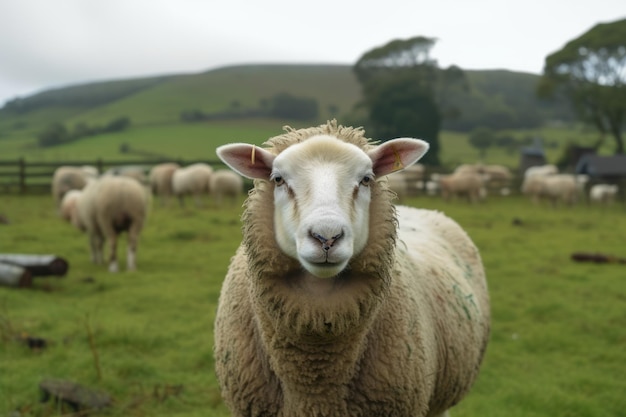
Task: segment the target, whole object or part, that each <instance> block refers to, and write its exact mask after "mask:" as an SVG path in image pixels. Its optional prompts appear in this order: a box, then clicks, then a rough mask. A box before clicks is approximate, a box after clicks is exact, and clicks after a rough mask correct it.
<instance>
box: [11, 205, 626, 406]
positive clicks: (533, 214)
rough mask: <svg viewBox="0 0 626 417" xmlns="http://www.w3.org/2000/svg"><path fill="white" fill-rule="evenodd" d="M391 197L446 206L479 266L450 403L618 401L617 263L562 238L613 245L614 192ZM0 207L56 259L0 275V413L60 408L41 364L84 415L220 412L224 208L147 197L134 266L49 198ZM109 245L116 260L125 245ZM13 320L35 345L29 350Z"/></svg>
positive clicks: (617, 210)
mask: <svg viewBox="0 0 626 417" xmlns="http://www.w3.org/2000/svg"><path fill="white" fill-rule="evenodd" d="M407 203H408V204H409V205H415V206H421V207H426V208H432V209H438V210H442V211H444V212H445V213H446V214H448V215H449V216H451V217H452V218H454V219H456V220H457V221H458V222H459V223H460V224H461V225H462V226H463V227H464V228H465V229H466V230H467V231H468V232H469V234H470V236H472V238H473V239H474V240H475V242H476V244H477V245H478V247H479V248H480V250H481V253H482V256H483V260H484V263H485V267H486V270H487V275H488V280H489V286H490V294H491V300H492V314H493V323H492V337H491V342H490V345H489V347H488V350H487V355H486V358H485V362H484V365H483V367H482V370H481V373H480V376H479V379H478V382H477V384H476V385H475V387H474V389H473V390H472V392H471V393H470V394H469V395H468V396H467V397H466V399H465V400H463V401H462V402H461V403H460V404H459V405H458V406H457V407H455V408H454V409H453V410H452V415H453V416H454V417H464V416H477V415H481V416H494V417H496V416H498V417H499V416H546V417H548V416H550V417H554V416H562V417H566V416H567V417H572V416H575V417H579V416H580V417H586V416H618V415H622V414H623V410H624V409H626V397H624V395H623V393H624V392H626V379H624V375H626V354H625V353H624V352H626V308H625V306H626V282H625V281H624V276H626V275H625V274H626V265H621V264H586V263H575V262H572V261H571V260H570V255H571V253H572V252H575V251H589V252H603V253H608V254H614V255H619V256H622V257H626V251H625V248H626V241H625V240H624V236H626V217H625V216H624V214H625V208H624V206H623V205H616V206H614V207H611V208H599V207H587V206H578V207H574V208H568V209H558V210H554V209H551V208H547V207H534V206H532V205H531V204H530V203H529V202H528V201H526V200H524V199H522V198H518V197H512V198H492V199H490V200H488V201H487V202H486V203H484V204H482V205H479V206H468V205H466V204H463V203H448V204H446V203H443V202H441V201H440V200H439V199H438V198H426V197H423V198H413V199H410V200H408V202H407ZM237 207H239V206H237ZM0 213H2V214H4V215H5V216H6V217H8V218H9V220H10V221H11V223H10V224H9V225H0V252H11V253H53V254H57V255H59V256H63V257H64V258H66V259H67V260H68V261H69V262H70V270H69V273H68V274H67V276H66V277H64V278H62V279H55V278H47V279H44V278H36V282H35V286H34V288H32V289H15V288H8V287H0V357H1V358H2V360H0V415H8V414H9V413H10V412H11V411H12V410H16V409H17V410H20V411H21V413H22V414H21V415H22V416H50V415H60V414H61V412H60V411H58V410H56V409H55V408H54V407H53V406H51V405H46V404H39V403H38V401H39V393H38V383H39V382H40V381H41V380H42V379H43V378H52V377H54V378H67V379H71V380H74V381H77V382H79V383H82V384H84V385H87V386H89V387H92V388H95V389H98V390H105V391H107V392H109V393H110V394H111V395H112V396H113V397H114V398H115V405H114V407H113V408H112V409H110V410H108V411H106V412H101V413H99V414H98V413H95V414H94V415H107V416H154V417H158V416H173V415H175V416H190V417H192V416H198V417H199V416H203V417H205V416H228V415H229V413H228V410H227V409H226V408H225V407H224V405H223V404H222V402H221V400H220V395H219V390H218V387H217V383H216V380H215V375H214V370H213V357H212V344H213V331H212V327H213V320H214V316H215V308H216V302H217V299H218V295H219V291H220V286H221V282H222V279H223V277H224V273H225V271H226V268H227V265H228V262H229V259H230V256H231V255H232V254H233V251H234V250H235V248H236V247H237V245H238V243H239V240H240V237H241V234H240V223H239V215H240V209H239V208H237V209H233V208H230V207H229V208H222V209H218V208H215V207H212V206H209V207H208V208H205V209H194V208H192V206H190V207H188V208H187V209H181V208H180V207H178V206H177V205H171V206H170V207H165V208H164V207H161V206H159V205H157V204H155V205H154V207H153V209H152V211H151V213H150V217H149V219H148V223H147V226H146V229H145V230H144V234H143V236H142V239H141V242H140V247H139V253H138V268H139V269H138V271H136V272H121V273H119V274H109V273H107V272H106V271H104V270H103V269H102V268H100V267H97V266H94V265H92V264H91V263H90V262H89V257H88V251H87V239H86V237H85V236H84V235H81V234H80V233H79V232H78V231H76V230H74V229H73V228H71V227H70V226H69V225H67V224H64V223H63V222H62V221H61V220H59V219H58V218H57V217H56V214H55V211H54V208H53V203H52V200H51V198H50V197H49V196H47V195H46V196H2V198H1V200H0ZM513 219H518V220H519V221H518V222H517V223H521V225H515V224H513ZM119 249H120V257H121V260H122V261H123V260H124V258H125V256H124V251H125V244H124V243H123V244H121V247H120V248H119ZM90 332H91V333H92V334H93V338H94V342H95V349H96V352H97V354H98V364H99V368H100V371H101V377H99V376H98V369H97V367H96V361H95V359H94V355H93V354H94V351H92V349H91V348H90V345H89V333H90ZM19 334H28V335H32V336H37V337H42V338H45V339H47V340H49V341H50V346H49V347H48V348H46V349H44V350H41V351H33V350H30V349H28V348H27V347H25V346H24V345H23V344H22V343H20V342H19V341H17V340H16V339H15V338H14V337H15V336H16V335H19ZM57 411H58V412H57Z"/></svg>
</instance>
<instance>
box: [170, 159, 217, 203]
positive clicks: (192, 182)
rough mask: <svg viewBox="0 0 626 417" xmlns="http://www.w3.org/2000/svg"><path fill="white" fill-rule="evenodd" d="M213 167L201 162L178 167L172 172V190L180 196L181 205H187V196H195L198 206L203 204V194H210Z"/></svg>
mask: <svg viewBox="0 0 626 417" xmlns="http://www.w3.org/2000/svg"><path fill="white" fill-rule="evenodd" d="M212 173H213V168H211V166H210V165H208V164H205V163H202V162H199V163H196V164H191V165H189V166H186V167H181V168H178V169H177V170H176V171H174V174H172V191H173V192H174V195H175V196H177V197H178V201H179V202H180V205H181V206H184V205H185V200H184V198H185V196H193V197H194V200H195V202H196V206H197V207H200V206H201V205H202V196H206V195H208V194H209V185H210V183H209V181H210V180H211V174H212Z"/></svg>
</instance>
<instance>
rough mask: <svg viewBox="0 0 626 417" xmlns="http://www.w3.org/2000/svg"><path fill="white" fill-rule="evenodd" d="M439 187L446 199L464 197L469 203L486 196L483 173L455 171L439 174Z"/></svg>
mask: <svg viewBox="0 0 626 417" xmlns="http://www.w3.org/2000/svg"><path fill="white" fill-rule="evenodd" d="M439 189H440V190H441V196H442V197H443V199H444V200H446V201H450V199H451V198H459V197H466V198H467V200H468V201H469V202H470V203H477V202H479V201H480V200H483V199H484V198H485V197H486V196H487V190H486V188H485V179H484V177H483V175H482V174H479V173H475V172H471V171H458V172H457V171H455V172H454V173H453V174H450V175H441V176H439Z"/></svg>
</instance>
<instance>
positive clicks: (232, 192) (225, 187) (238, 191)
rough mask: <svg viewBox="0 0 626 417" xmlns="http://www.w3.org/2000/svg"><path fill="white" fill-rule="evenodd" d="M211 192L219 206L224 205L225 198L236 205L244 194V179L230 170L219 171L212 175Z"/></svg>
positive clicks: (210, 181)
mask: <svg viewBox="0 0 626 417" xmlns="http://www.w3.org/2000/svg"><path fill="white" fill-rule="evenodd" d="M209 190H210V192H211V196H213V198H214V200H215V203H216V204H217V205H218V206H221V205H222V203H223V202H224V199H225V198H228V199H229V200H230V203H231V205H234V204H235V203H236V202H237V199H238V198H239V197H240V196H241V195H242V194H243V191H244V190H243V178H242V177H241V175H239V174H237V173H236V172H234V171H231V170H230V169H218V170H216V171H213V173H212V174H211V178H210V180H209Z"/></svg>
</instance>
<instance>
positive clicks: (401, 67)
mask: <svg viewBox="0 0 626 417" xmlns="http://www.w3.org/2000/svg"><path fill="white" fill-rule="evenodd" d="M435 42H436V40H435V39H433V38H426V37H423V36H418V37H414V38H410V39H406V40H393V41H391V42H389V43H387V44H386V45H384V46H382V47H377V48H374V49H372V50H370V51H368V52H366V53H365V54H363V56H362V57H361V58H360V59H359V60H358V61H357V62H356V64H355V65H354V66H353V71H354V73H355V75H356V77H357V80H358V81H359V83H360V84H361V88H362V91H363V101H362V102H361V103H359V104H358V106H359V107H362V108H364V109H365V111H366V113H367V117H368V118H369V124H370V125H371V126H370V127H371V134H372V136H373V137H375V138H376V139H378V140H381V141H385V140H389V139H392V138H394V137H402V136H413V137H418V138H420V139H424V140H426V141H427V142H429V144H430V150H429V151H428V153H427V154H426V155H425V156H424V158H423V159H422V161H423V162H424V163H426V164H431V165H438V164H439V131H440V130H441V123H442V119H443V117H444V116H446V117H453V116H454V115H456V114H458V110H456V109H454V108H453V107H452V106H448V105H447V104H446V103H445V100H443V98H444V97H445V93H446V91H447V89H448V88H449V87H450V86H452V85H455V84H456V85H460V84H462V83H464V82H465V77H464V73H463V71H461V70H460V69H459V68H458V67H450V68H449V69H447V70H442V69H439V68H438V67H437V63H436V61H434V60H433V59H431V58H430V50H431V48H432V47H433V46H434V44H435Z"/></svg>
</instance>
